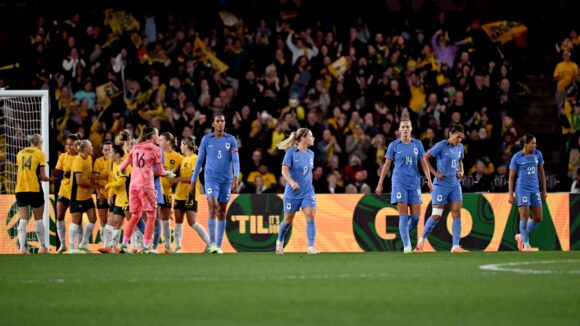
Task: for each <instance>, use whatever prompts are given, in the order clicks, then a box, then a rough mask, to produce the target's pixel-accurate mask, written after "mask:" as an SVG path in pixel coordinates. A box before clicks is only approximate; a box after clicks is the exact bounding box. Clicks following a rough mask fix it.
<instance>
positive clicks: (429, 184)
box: [427, 180, 433, 192]
mask: <svg viewBox="0 0 580 326" xmlns="http://www.w3.org/2000/svg"><path fill="white" fill-rule="evenodd" d="M427 187H429V192H433V182H431V180H429V181H427Z"/></svg>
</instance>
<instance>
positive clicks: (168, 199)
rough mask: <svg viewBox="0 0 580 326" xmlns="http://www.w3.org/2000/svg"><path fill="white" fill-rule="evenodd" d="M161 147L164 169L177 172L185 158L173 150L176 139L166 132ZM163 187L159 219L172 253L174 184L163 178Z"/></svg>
mask: <svg viewBox="0 0 580 326" xmlns="http://www.w3.org/2000/svg"><path fill="white" fill-rule="evenodd" d="M159 145H160V146H161V149H163V154H164V155H165V163H164V165H163V167H164V168H165V170H167V171H177V170H178V169H179V167H180V166H181V160H182V159H183V157H182V156H181V154H179V153H178V152H176V151H174V150H173V146H174V145H175V137H174V136H173V135H172V134H171V133H169V132H164V133H162V134H161V135H160V136H159ZM161 187H162V188H163V197H164V199H165V203H164V204H161V205H160V208H159V210H160V214H159V218H160V219H161V225H162V226H163V239H164V241H165V252H166V253H172V252H173V251H172V250H171V226H170V225H169V217H170V216H171V208H172V207H173V202H172V201H173V198H172V196H171V193H172V192H173V191H172V183H171V182H170V181H169V179H168V178H167V177H161Z"/></svg>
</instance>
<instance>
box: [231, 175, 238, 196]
mask: <svg viewBox="0 0 580 326" xmlns="http://www.w3.org/2000/svg"><path fill="white" fill-rule="evenodd" d="M238 182H239V181H238V178H236V177H234V179H233V180H232V194H233V193H235V192H236V190H237V189H238Z"/></svg>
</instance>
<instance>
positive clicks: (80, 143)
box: [75, 139, 91, 153]
mask: <svg viewBox="0 0 580 326" xmlns="http://www.w3.org/2000/svg"><path fill="white" fill-rule="evenodd" d="M89 146H91V142H90V141H89V140H88V139H81V140H77V141H76V142H75V148H76V149H77V152H79V153H84V151H85V149H86V148H87V147H89Z"/></svg>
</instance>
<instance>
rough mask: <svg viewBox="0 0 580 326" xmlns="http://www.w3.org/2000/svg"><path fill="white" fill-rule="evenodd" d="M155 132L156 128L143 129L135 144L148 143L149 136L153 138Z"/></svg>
mask: <svg viewBox="0 0 580 326" xmlns="http://www.w3.org/2000/svg"><path fill="white" fill-rule="evenodd" d="M156 132H157V128H153V127H145V129H143V133H142V134H141V136H139V140H137V143H142V142H144V141H148V140H149V139H151V136H153V134H155V133H156Z"/></svg>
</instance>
